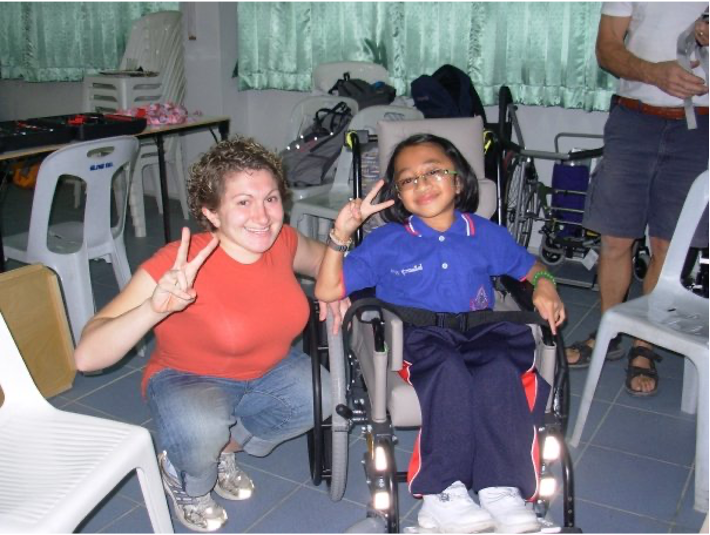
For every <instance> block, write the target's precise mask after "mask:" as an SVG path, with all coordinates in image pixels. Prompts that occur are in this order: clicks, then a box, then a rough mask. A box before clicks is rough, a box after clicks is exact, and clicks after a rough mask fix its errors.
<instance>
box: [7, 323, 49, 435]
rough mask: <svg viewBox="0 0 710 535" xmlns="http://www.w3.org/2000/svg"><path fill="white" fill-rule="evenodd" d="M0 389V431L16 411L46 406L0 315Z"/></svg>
mask: <svg viewBox="0 0 710 535" xmlns="http://www.w3.org/2000/svg"><path fill="white" fill-rule="evenodd" d="M0 387H2V391H3V394H4V400H3V402H2V404H1V405H0V429H2V426H3V423H5V419H6V418H9V417H10V416H12V414H13V413H16V412H17V411H18V410H23V411H29V410H31V409H32V408H33V407H42V406H46V405H47V402H46V401H45V399H44V398H43V397H42V394H40V393H39V390H38V389H37V385H35V382H34V381H33V379H32V376H31V375H30V372H29V370H28V369H27V366H26V365H25V361H24V360H23V359H22V355H20V350H19V349H18V348H17V344H16V343H15V339H14V338H13V337H12V333H11V332H10V329H9V328H8V326H7V323H6V322H5V318H4V317H3V315H2V314H1V313H0Z"/></svg>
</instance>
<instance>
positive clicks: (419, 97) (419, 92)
mask: <svg viewBox="0 0 710 535" xmlns="http://www.w3.org/2000/svg"><path fill="white" fill-rule="evenodd" d="M411 90H412V98H413V99H414V105H415V106H416V107H417V108H418V109H419V110H420V111H421V112H422V113H423V114H424V117H426V118H428V119H430V118H432V119H433V118H443V117H478V116H480V117H483V124H484V125H487V124H488V121H487V120H486V112H485V110H484V109H483V104H482V103H481V99H480V97H479V96H478V93H477V92H476V89H475V88H474V87H473V82H472V81H471V77H470V76H469V75H468V74H466V73H465V72H463V71H462V70H461V69H459V68H457V67H454V66H453V65H442V66H441V67H439V68H438V69H437V70H436V72H434V74H432V75H431V76H428V75H426V74H425V75H422V76H420V77H419V78H417V79H416V80H414V81H413V82H412V84H411Z"/></svg>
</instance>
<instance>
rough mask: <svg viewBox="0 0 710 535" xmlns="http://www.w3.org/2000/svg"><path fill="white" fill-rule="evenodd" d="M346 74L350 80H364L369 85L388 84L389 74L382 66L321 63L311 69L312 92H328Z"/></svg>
mask: <svg viewBox="0 0 710 535" xmlns="http://www.w3.org/2000/svg"><path fill="white" fill-rule="evenodd" d="M346 72H347V73H349V74H350V78H357V79H360V80H365V81H366V82H369V83H374V82H385V83H386V84H389V82H390V77H389V73H388V72H387V69H385V68H384V67H383V66H382V65H377V64H376V63H369V62H367V61H334V62H332V63H321V64H320V65H317V66H316V68H315V69H313V74H312V75H311V87H312V88H313V90H314V91H325V92H328V91H330V89H331V88H332V87H333V86H334V85H335V82H337V81H338V80H340V79H341V78H342V77H343V74H344V73H346Z"/></svg>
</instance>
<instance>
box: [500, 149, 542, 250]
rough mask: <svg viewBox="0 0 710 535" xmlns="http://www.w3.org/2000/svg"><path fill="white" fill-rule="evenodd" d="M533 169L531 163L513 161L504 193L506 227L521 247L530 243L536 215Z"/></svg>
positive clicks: (519, 160) (519, 159)
mask: <svg viewBox="0 0 710 535" xmlns="http://www.w3.org/2000/svg"><path fill="white" fill-rule="evenodd" d="M531 177H532V178H533V179H534V178H535V168H534V167H533V164H532V163H531V162H527V161H521V158H520V157H518V158H516V159H515V160H513V162H512V165H511V168H510V174H509V177H508V180H507V181H506V182H507V183H506V191H505V213H506V218H505V219H506V226H507V228H508V231H509V232H510V234H511V235H512V236H513V239H515V241H516V242H517V243H519V244H520V245H522V246H523V247H527V246H528V244H529V243H530V236H531V234H532V226H533V222H534V219H535V216H536V215H537V214H536V211H537V210H536V204H537V191H536V186H535V182H536V181H535V180H530V178H531Z"/></svg>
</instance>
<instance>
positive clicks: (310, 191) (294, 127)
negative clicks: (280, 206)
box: [284, 95, 359, 202]
mask: <svg viewBox="0 0 710 535" xmlns="http://www.w3.org/2000/svg"><path fill="white" fill-rule="evenodd" d="M340 102H345V103H346V104H347V105H348V106H349V107H350V110H351V111H352V114H353V116H355V115H356V114H357V112H358V109H359V108H358V105H357V101H355V100H353V99H351V98H348V97H338V96H333V95H316V96H309V97H306V98H304V99H303V100H301V101H299V102H298V103H297V104H296V105H295V106H294V107H293V110H292V111H291V116H290V117H289V121H288V127H287V130H286V138H285V141H284V147H286V146H287V145H288V144H289V143H291V142H292V141H293V140H295V139H296V138H298V136H300V135H301V134H302V133H303V131H304V130H305V129H306V128H307V127H309V126H311V124H313V117H314V116H315V114H316V112H317V111H318V110H320V109H323V108H333V107H334V106H336V105H337V104H338V103H340ZM332 186H333V183H332V182H328V183H325V184H320V185H318V186H303V187H289V191H290V192H291V200H292V201H293V202H295V201H298V200H300V199H305V198H306V197H312V196H313V195H318V194H320V193H326V192H327V191H328V190H329V189H330V188H331V187H332Z"/></svg>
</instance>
